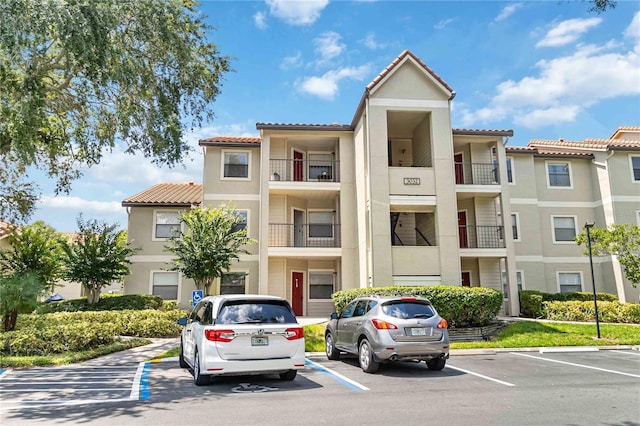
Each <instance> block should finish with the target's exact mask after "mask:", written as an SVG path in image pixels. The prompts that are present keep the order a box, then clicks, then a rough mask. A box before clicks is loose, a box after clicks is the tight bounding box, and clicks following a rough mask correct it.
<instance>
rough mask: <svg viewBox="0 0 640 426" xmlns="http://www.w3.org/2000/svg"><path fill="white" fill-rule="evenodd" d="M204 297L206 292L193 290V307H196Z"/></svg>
mask: <svg viewBox="0 0 640 426" xmlns="http://www.w3.org/2000/svg"><path fill="white" fill-rule="evenodd" d="M203 297H204V292H203V291H202V290H193V291H192V292H191V305H192V306H196V305H197V304H198V302H200V301H201V300H202V298H203Z"/></svg>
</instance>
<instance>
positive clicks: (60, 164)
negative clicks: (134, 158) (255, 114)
mask: <svg viewBox="0 0 640 426" xmlns="http://www.w3.org/2000/svg"><path fill="white" fill-rule="evenodd" d="M205 18H206V16H205V15H203V14H202V13H200V11H199V10H198V3H196V1H194V0H135V1H120V0H99V1H85V0H66V1H59V0H4V1H2V2H0V92H1V93H2V96H0V177H1V178H2V179H0V182H2V183H1V184H0V185H1V186H0V195H2V196H1V197H0V217H3V218H4V219H5V220H8V221H12V222H17V220H16V219H25V218H27V217H29V215H30V214H31V213H32V212H33V210H34V208H35V201H36V200H37V198H38V195H37V194H36V187H35V186H34V185H33V183H30V182H27V181H25V179H24V178H25V176H26V173H27V172H28V168H29V167H38V168H40V169H42V170H44V171H45V172H46V173H48V175H49V176H50V177H52V178H55V179H56V180H57V187H56V192H57V193H60V192H63V191H64V192H68V191H69V189H70V187H71V182H72V181H73V180H74V179H77V178H78V177H79V176H80V175H81V170H82V167H85V166H91V165H93V164H97V163H99V162H100V160H101V157H102V156H103V155H104V154H105V153H106V152H108V151H110V150H111V149H113V147H114V146H115V145H116V142H122V143H124V144H125V145H126V148H125V151H126V152H127V153H131V154H143V155H145V156H146V157H151V158H152V159H153V160H154V161H155V162H156V163H158V164H167V165H170V166H173V165H175V164H178V163H179V162H180V161H181V160H182V158H183V157H184V156H185V155H186V153H187V152H188V150H189V148H188V145H187V144H186V142H185V141H184V138H183V135H184V132H185V131H186V130H188V129H190V128H193V127H198V126H200V125H201V124H202V123H203V122H204V120H207V121H209V120H211V119H212V118H213V109H212V104H213V101H214V100H215V98H216V97H217V95H218V94H219V91H220V87H221V85H222V79H223V77H224V75H225V73H227V72H228V71H230V65H229V61H230V58H229V57H227V56H222V55H220V53H219V51H218V48H217V46H216V45H215V44H214V43H211V42H209V41H208V40H207V33H208V32H209V31H210V30H212V28H211V27H210V26H209V25H207V24H206V23H205V21H204V19H205Z"/></svg>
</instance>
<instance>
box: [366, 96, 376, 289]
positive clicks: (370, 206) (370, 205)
mask: <svg viewBox="0 0 640 426" xmlns="http://www.w3.org/2000/svg"><path fill="white" fill-rule="evenodd" d="M364 114H365V115H364V116H365V125H366V126H367V138H366V139H367V143H366V148H367V174H366V179H365V182H366V184H367V200H366V201H367V204H368V212H367V214H368V215H369V229H368V233H369V238H368V240H369V241H368V243H369V244H368V247H367V258H368V259H369V263H370V265H369V272H370V274H371V275H370V276H368V277H367V281H368V282H367V287H373V272H374V268H373V264H374V262H373V220H371V219H372V217H371V215H372V214H373V203H372V200H371V198H372V194H371V148H370V147H371V139H370V137H371V134H370V128H369V90H367V93H366V98H365V107H364Z"/></svg>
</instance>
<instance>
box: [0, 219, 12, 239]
mask: <svg viewBox="0 0 640 426" xmlns="http://www.w3.org/2000/svg"><path fill="white" fill-rule="evenodd" d="M15 228H16V226H15V225H14V224H12V223H9V222H5V221H3V220H0V238H4V237H6V236H7V235H9V233H10V232H11V231H12V230H13V229H15Z"/></svg>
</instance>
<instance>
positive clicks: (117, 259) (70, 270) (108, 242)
mask: <svg viewBox="0 0 640 426" xmlns="http://www.w3.org/2000/svg"><path fill="white" fill-rule="evenodd" d="M76 223H77V224H78V229H79V232H78V234H77V236H76V237H74V238H72V239H69V240H63V241H62V249H63V252H64V256H63V262H64V264H65V278H66V279H67V280H69V281H73V282H77V283H80V284H81V285H82V286H83V287H84V288H85V290H86V291H87V301H88V302H89V303H90V304H94V303H98V301H99V300H100V293H101V291H102V288H103V287H105V286H107V285H109V284H111V283H113V282H114V281H121V280H122V279H123V278H124V277H125V276H126V275H128V274H129V267H128V266H127V265H129V264H130V263H131V262H129V260H128V257H129V256H131V255H132V254H134V253H135V252H136V251H137V250H136V249H134V248H132V247H130V245H129V243H127V234H126V231H122V230H121V231H118V230H117V224H113V225H109V224H107V223H105V222H98V221H97V220H90V221H85V220H83V218H82V215H80V216H79V217H78V219H77V220H76Z"/></svg>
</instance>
